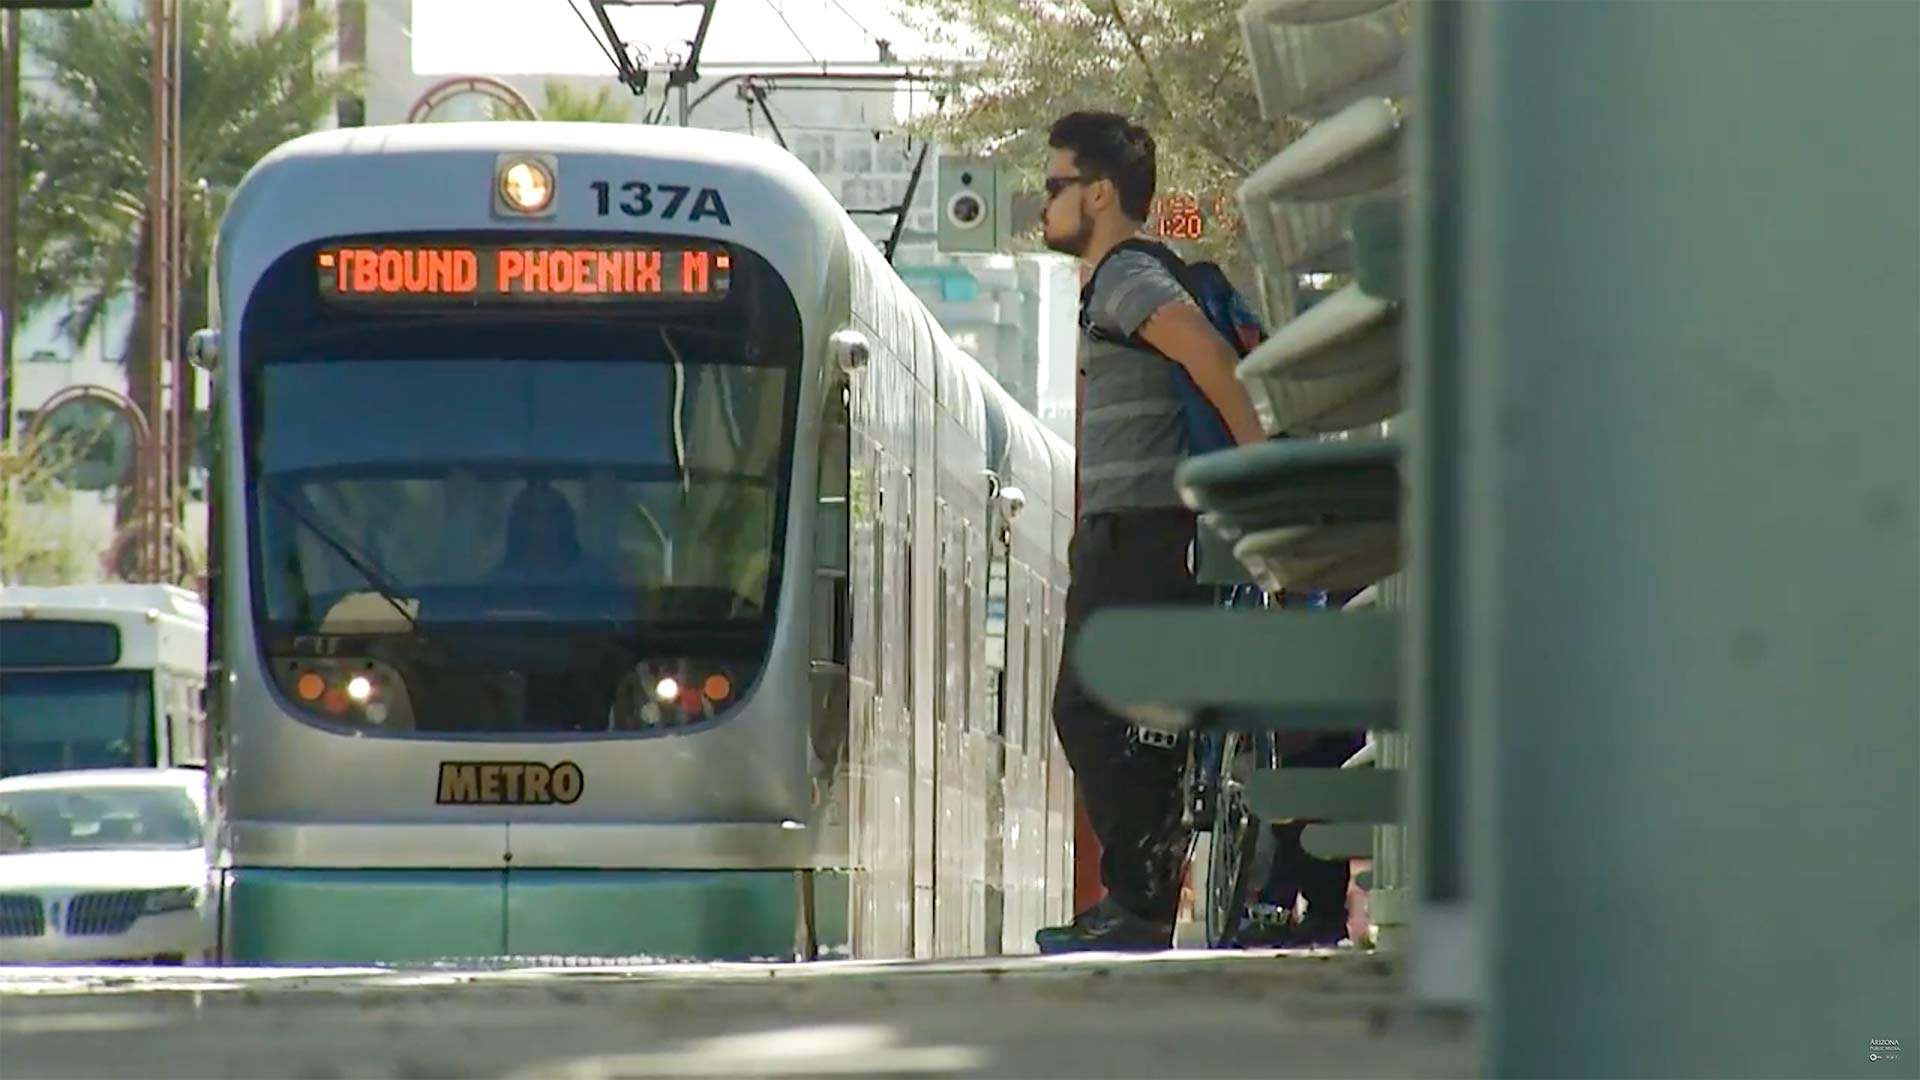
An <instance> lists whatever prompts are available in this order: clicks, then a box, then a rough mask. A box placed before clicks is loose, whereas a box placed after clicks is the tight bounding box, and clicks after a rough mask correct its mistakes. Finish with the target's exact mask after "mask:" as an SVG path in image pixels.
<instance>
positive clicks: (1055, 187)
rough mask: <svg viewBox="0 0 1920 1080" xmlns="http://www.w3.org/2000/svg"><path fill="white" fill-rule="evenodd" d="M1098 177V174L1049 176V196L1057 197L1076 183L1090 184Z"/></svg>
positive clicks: (1051, 197) (1047, 185)
mask: <svg viewBox="0 0 1920 1080" xmlns="http://www.w3.org/2000/svg"><path fill="white" fill-rule="evenodd" d="M1098 179H1099V177H1097V176H1049V177H1047V183H1046V188H1047V198H1048V199H1049V200H1052V199H1057V198H1059V197H1060V193H1061V192H1063V191H1065V190H1067V189H1068V188H1070V187H1072V186H1073V185H1075V184H1089V183H1092V182H1093V181H1095V180H1098Z"/></svg>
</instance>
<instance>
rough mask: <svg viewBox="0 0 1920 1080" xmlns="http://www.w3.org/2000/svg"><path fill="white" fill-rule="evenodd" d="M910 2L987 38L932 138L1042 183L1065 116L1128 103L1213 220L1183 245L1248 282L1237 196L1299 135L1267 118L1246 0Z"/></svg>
mask: <svg viewBox="0 0 1920 1080" xmlns="http://www.w3.org/2000/svg"><path fill="white" fill-rule="evenodd" d="M905 3H906V6H907V12H908V17H909V19H910V20H911V21H913V22H915V23H917V24H918V25H919V26H920V27H921V29H922V30H923V31H924V32H925V33H927V35H928V36H929V38H931V39H932V40H935V41H945V42H948V43H950V44H951V45H952V46H953V47H954V48H955V49H958V48H960V47H963V46H965V45H966V44H967V43H968V41H969V39H971V41H972V42H975V43H977V45H976V47H975V50H974V51H975V55H976V58H975V59H971V60H968V61H966V62H965V63H964V65H956V66H955V68H954V69H953V70H951V71H950V72H949V73H948V76H949V79H948V83H947V85H946V87H945V88H944V89H945V95H946V100H945V103H944V105H943V106H942V107H941V108H940V109H939V110H938V111H937V112H935V113H934V114H932V115H929V116H928V117H926V118H925V119H924V120H923V121H922V122H921V123H920V125H919V126H920V133H921V134H923V135H925V136H926V137H928V138H932V139H935V140H937V141H938V142H939V143H940V144H941V145H942V146H943V147H944V148H946V149H948V150H950V151H955V152H961V153H992V154H994V155H996V156H997V157H999V158H1001V159H1002V160H1004V161H1006V162H1008V163H1009V164H1010V165H1012V166H1013V167H1014V168H1016V169H1017V170H1018V172H1019V175H1020V179H1021V180H1022V181H1023V183H1024V186H1026V187H1028V188H1029V189H1032V190H1037V189H1038V187H1039V182H1040V177H1041V175H1042V172H1043V170H1044V168H1045V164H1046V159H1047V129H1048V128H1049V127H1050V126H1051V124H1052V122H1053V120H1054V119H1055V118H1056V117H1058V116H1060V115H1061V114H1063V113H1067V112H1071V111H1073V110H1075V109H1106V110H1112V111H1115V112H1121V113H1125V114H1127V115H1129V116H1131V117H1133V118H1134V119H1136V120H1137V121H1138V122H1140V123H1142V124H1144V125H1145V126H1146V127H1147V129H1148V130H1150V131H1151V132H1153V136H1154V141H1155V143H1156V145H1157V147H1158V155H1159V163H1160V178H1159V180H1160V182H1159V190H1160V193H1161V195H1162V196H1163V197H1165V198H1167V199H1168V200H1172V199H1175V198H1191V199H1192V200H1193V202H1194V203H1196V204H1197V205H1198V209H1199V211H1200V213H1201V215H1202V218H1203V219H1204V226H1205V227H1204V230H1203V232H1202V235H1201V237H1200V238H1199V239H1198V240H1195V241H1192V242H1186V241H1184V240H1181V241H1176V242H1175V244H1176V246H1177V247H1180V248H1182V249H1183V250H1184V251H1185V253H1187V254H1188V255H1189V256H1190V257H1206V258H1212V259H1217V260H1219V261H1220V262H1221V264H1222V265H1223V266H1224V267H1226V268H1227V270H1228V272H1229V273H1230V274H1232V275H1233V276H1234V277H1235V278H1237V279H1239V280H1241V281H1242V282H1246V281H1248V280H1249V278H1250V275H1251V263H1250V262H1249V261H1248V259H1247V257H1246V256H1245V254H1244V247H1245V246H1244V244H1242V243H1241V242H1240V241H1239V236H1238V234H1239V233H1240V231H1241V230H1240V227H1239V212H1238V207H1237V204H1236V202H1235V199H1234V193H1235V191H1236V190H1237V189H1238V187H1239V185H1240V182H1241V181H1242V180H1244V179H1245V178H1246V177H1247V175H1248V174H1249V173H1250V172H1251V171H1252V170H1253V169H1255V168H1257V167H1259V166H1260V165H1261V164H1264V163H1265V162H1266V161H1267V159H1269V158H1270V157H1272V156H1273V155H1274V154H1275V153H1277V152H1279V150H1280V148H1281V147H1282V146H1284V145H1285V142H1286V139H1287V137H1288V133H1287V132H1286V131H1284V130H1283V129H1281V128H1280V127H1278V126H1276V125H1273V124H1269V123H1268V122H1266V121H1265V120H1263V119H1262V118H1261V116H1260V107H1259V102H1258V100H1257V99H1256V98H1255V96H1254V88H1253V83H1252V80H1251V76H1250V75H1249V70H1248V66H1247V58H1246V52H1245V49H1244V46H1243V43H1242V39H1241V36H1240V27H1239V22H1238V20H1237V18H1236V15H1237V13H1238V11H1239V8H1240V5H1241V3H1242V0H1083V2H1064V0H905ZM1165 205H1168V206H1169V207H1170V206H1171V202H1169V203H1167V204H1165ZM1249 295H1252V294H1251V293H1249Z"/></svg>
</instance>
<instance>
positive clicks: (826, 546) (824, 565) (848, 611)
mask: <svg viewBox="0 0 1920 1080" xmlns="http://www.w3.org/2000/svg"><path fill="white" fill-rule="evenodd" d="M827 393H828V395H829V397H828V403H827V407H826V410H825V415H824V416H823V417H822V418H821V424H820V455H819V465H818V468H819V479H818V484H817V487H816V492H817V498H816V503H817V505H816V506H815V510H814V516H813V548H814V590H813V594H814V607H813V615H814V618H813V641H814V650H813V658H814V659H816V660H823V661H827V662H828V663H832V664H837V665H841V666H843V667H844V666H845V665H846V663H847V658H848V651H847V650H848V646H849V642H850V640H851V638H852V634H853V621H852V616H853V612H852V605H851V603H850V600H851V596H850V594H849V591H848V589H849V583H848V565H849V561H850V558H851V548H850V547H849V544H850V542H851V539H852V529H851V518H850V509H851V505H850V503H849V497H850V491H849V489H850V484H849V478H850V476H851V467H852V461H851V458H850V447H851V442H850V435H851V424H850V410H849V408H848V406H849V403H850V402H851V391H850V389H849V388H848V387H847V385H846V384H844V383H842V384H839V385H836V386H834V387H831V388H829V390H828V391H827Z"/></svg>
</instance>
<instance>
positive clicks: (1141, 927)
mask: <svg viewBox="0 0 1920 1080" xmlns="http://www.w3.org/2000/svg"><path fill="white" fill-rule="evenodd" d="M1033 940H1034V942H1035V944H1037V945H1039V946H1040V951H1041V953H1043V954H1047V955H1052V954H1055V953H1069V952H1156V951H1159V950H1162V949H1171V948H1173V924H1172V923H1170V922H1169V923H1155V922H1150V921H1148V920H1146V919H1143V918H1141V917H1140V916H1138V915H1135V914H1134V913H1133V912H1131V911H1128V910H1127V909H1125V908H1123V907H1121V906H1120V905H1119V904H1118V903H1116V902H1114V900H1113V898H1112V897H1111V896H1109V897H1104V898H1102V899H1101V901H1100V902H1099V903H1097V904H1095V905H1093V906H1092V907H1090V908H1088V909H1087V910H1085V911H1083V912H1081V913H1080V914H1078V915H1075V916H1074V917H1073V921H1072V922H1070V923H1068V924H1067V925H1065V926H1049V927H1046V928H1045V929H1042V930H1041V931H1040V932H1038V933H1036V934H1034V935H1033Z"/></svg>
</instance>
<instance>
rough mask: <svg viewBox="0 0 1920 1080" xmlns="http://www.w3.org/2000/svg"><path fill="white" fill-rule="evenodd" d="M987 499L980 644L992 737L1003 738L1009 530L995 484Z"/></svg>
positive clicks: (1010, 537)
mask: <svg viewBox="0 0 1920 1080" xmlns="http://www.w3.org/2000/svg"><path fill="white" fill-rule="evenodd" d="M988 490H989V491H990V492H992V493H993V494H990V495H989V496H988V498H987V529H986V533H987V599H986V619H985V634H984V635H983V637H984V644H985V647H986V668H987V695H988V701H989V705H988V708H989V710H990V712H991V714H992V716H993V730H994V734H996V735H999V736H1000V737H1001V738H1005V737H1006V734H1007V574H1008V571H1009V562H1010V560H1011V558H1012V547H1013V526H1012V523H1011V521H1010V519H1009V518H1008V517H1007V515H1006V513H1005V510H1004V507H1003V503H1002V500H1000V499H999V498H997V497H996V496H997V494H998V492H999V490H1000V484H999V482H998V481H997V480H996V481H993V482H990V483H989V484H988Z"/></svg>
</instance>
